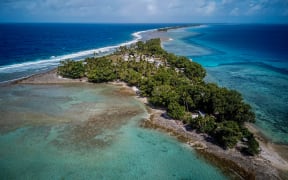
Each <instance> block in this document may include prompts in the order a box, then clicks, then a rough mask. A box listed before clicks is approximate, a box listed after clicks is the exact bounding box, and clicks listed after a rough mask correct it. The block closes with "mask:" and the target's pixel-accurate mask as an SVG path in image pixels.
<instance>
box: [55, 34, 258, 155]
mask: <svg viewBox="0 0 288 180" xmlns="http://www.w3.org/2000/svg"><path fill="white" fill-rule="evenodd" d="M125 54H127V55H129V56H132V57H133V58H134V60H130V61H126V60H124V58H123V55H125ZM143 56H146V57H153V58H155V59H158V61H160V62H161V63H160V65H159V62H158V66H156V64H155V62H156V61H155V62H152V63H151V62H148V61H147V60H145V59H143V58H142V57H143ZM137 57H138V59H139V60H138V61H136V60H135V59H136V58H137ZM139 57H140V58H139ZM58 73H59V74H60V75H62V76H64V77H68V78H81V77H87V78H88V81H90V82H94V83H102V82H109V81H115V80H121V81H124V82H126V83H128V84H129V85H131V86H137V87H138V88H139V89H140V94H141V96H145V97H147V98H148V100H149V103H150V104H151V105H153V106H156V107H161V108H165V109H166V110H167V114H168V116H170V117H171V118H174V119H177V120H181V121H183V122H184V123H186V124H188V125H189V126H191V127H192V128H194V129H196V130H197V131H199V132H202V133H207V134H209V135H210V136H211V137H212V138H213V139H214V140H215V142H216V143H217V144H219V145H220V146H222V147H223V148H233V147H234V146H235V145H236V144H237V143H238V142H240V141H242V143H243V144H244V145H245V146H243V148H242V151H243V152H245V153H247V154H250V155H255V154H258V153H259V144H258V142H257V141H256V140H255V137H254V135H253V134H252V133H251V132H249V131H248V129H247V128H246V127H245V126H244V123H245V122H255V114H254V113H253V111H252V109H251V107H250V105H248V104H247V103H245V102H244V101H243V98H242V96H241V94H240V93H238V92H237V91H235V90H229V89H227V88H223V87H219V86H218V85H216V84H214V83H206V82H205V81H204V77H205V75H206V71H205V69H204V68H203V67H202V66H201V65H199V64H197V63H195V62H192V61H191V60H189V59H188V58H187V57H183V56H176V55H174V54H171V53H168V52H166V51H165V50H163V49H162V48H161V42H160V39H151V40H148V41H146V42H142V41H139V42H137V43H136V44H135V45H132V46H130V47H120V48H119V49H118V50H117V51H116V52H115V53H114V54H112V55H108V56H104V57H98V58H94V57H92V58H86V59H85V60H84V61H72V60H65V61H62V62H61V63H60V65H59V67H58ZM193 114H197V116H196V117H195V116H194V118H193V116H192V115H193Z"/></svg>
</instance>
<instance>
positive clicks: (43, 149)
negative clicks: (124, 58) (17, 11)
mask: <svg viewBox="0 0 288 180" xmlns="http://www.w3.org/2000/svg"><path fill="white" fill-rule="evenodd" d="M166 26H171V24H169V25H167V24H126V25H125V24H0V82H7V81H11V80H15V79H18V78H22V77H25V76H29V75H31V74H35V73H39V72H45V71H48V70H50V69H52V68H55V67H56V66H57V65H58V63H59V61H60V60H64V59H67V58H72V59H74V60H78V59H81V58H83V57H87V56H91V55H102V54H105V53H109V52H111V51H113V50H115V48H116V47H118V46H119V45H125V44H130V43H132V42H135V41H136V40H138V39H139V38H141V35H140V33H137V32H139V31H146V30H150V29H155V28H159V27H166ZM119 91H121V89H119V87H113V86H109V85H95V84H65V85H64V84H63V85H24V84H14V85H7V84H6V83H2V84H0V114H1V115H0V147H1V148H0V179H5V180H6V179H7V180H8V179H9V180H10V179H117V180H118V179H159V180H161V179H165V180H169V179H227V176H226V175H224V174H223V173H222V171H220V170H219V169H218V168H216V167H214V166H212V165H211V164H209V163H208V162H206V160H204V159H202V158H201V157H199V156H198V155H197V153H196V152H195V151H194V150H192V149H191V148H189V147H188V146H187V145H185V144H183V143H181V142H179V141H177V140H176V139H175V138H173V137H170V136H168V135H166V134H164V133H161V132H157V131H155V130H150V129H144V128H141V127H140V125H139V123H140V122H141V120H143V119H144V118H147V116H148V113H147V111H146V109H145V107H144V105H143V104H142V103H140V102H138V101H136V100H135V99H134V98H133V97H130V96H125V95H122V94H121V93H120V92H119Z"/></svg>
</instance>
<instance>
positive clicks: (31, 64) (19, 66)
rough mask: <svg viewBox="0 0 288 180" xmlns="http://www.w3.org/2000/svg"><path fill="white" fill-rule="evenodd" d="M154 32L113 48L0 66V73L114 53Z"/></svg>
mask: <svg viewBox="0 0 288 180" xmlns="http://www.w3.org/2000/svg"><path fill="white" fill-rule="evenodd" d="M154 30H155V29H151V30H147V31H139V32H135V33H133V34H132V36H133V37H134V39H133V40H131V41H128V42H124V43H121V44H118V45H114V46H106V47H102V48H97V49H91V50H85V51H79V52H75V53H71V54H67V55H62V56H55V55H52V56H50V58H49V59H42V60H36V61H29V62H24V63H19V64H12V65H6V66H0V73H14V72H23V71H27V70H32V69H34V70H35V69H41V68H45V67H51V66H57V65H58V64H59V62H60V61H61V60H65V59H74V60H79V59H83V58H85V57H88V56H93V55H94V54H100V55H104V54H106V53H110V52H113V51H115V50H116V49H117V48H118V47H120V46H129V45H131V44H134V43H136V42H137V41H139V40H141V39H142V36H141V34H142V33H145V32H148V31H154Z"/></svg>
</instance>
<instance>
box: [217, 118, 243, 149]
mask: <svg viewBox="0 0 288 180" xmlns="http://www.w3.org/2000/svg"><path fill="white" fill-rule="evenodd" d="M213 133H214V137H215V139H216V141H217V142H218V143H219V144H221V145H222V146H223V147H225V148H232V147H234V146H235V145H236V144H237V142H238V141H239V140H240V138H241V135H242V134H241V131H240V128H239V125H238V124H237V123H236V122H234V121H225V122H222V123H219V124H218V127H217V128H216V129H215V131H214V132H213Z"/></svg>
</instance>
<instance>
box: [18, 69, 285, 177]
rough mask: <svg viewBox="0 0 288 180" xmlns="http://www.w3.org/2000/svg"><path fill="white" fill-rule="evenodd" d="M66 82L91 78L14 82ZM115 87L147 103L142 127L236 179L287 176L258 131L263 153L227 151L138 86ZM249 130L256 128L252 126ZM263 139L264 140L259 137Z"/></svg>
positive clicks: (46, 75) (35, 78) (39, 78)
mask: <svg viewBox="0 0 288 180" xmlns="http://www.w3.org/2000/svg"><path fill="white" fill-rule="evenodd" d="M63 83H87V79H67V78H61V77H60V76H58V75H57V73H56V69H54V70H52V71H49V72H46V73H42V74H38V75H33V76H31V77H28V78H25V79H22V80H18V81H16V82H14V83H13V84H34V85H36V84H63ZM108 84H111V85H113V86H119V87H121V89H120V91H121V93H123V94H125V95H129V96H134V97H135V98H136V99H137V100H138V101H140V102H142V103H143V104H145V105H146V107H147V111H148V113H149V116H150V117H149V118H148V119H146V120H143V121H142V123H141V124H140V126H142V127H143V128H151V129H155V130H160V131H162V132H165V133H168V134H169V135H172V136H175V137H176V138H177V139H178V140H180V141H182V142H184V143H186V144H187V145H188V146H190V147H191V148H193V149H195V150H196V151H197V152H198V154H199V155H200V156H202V157H204V159H206V160H207V161H208V162H210V163H211V164H214V165H215V166H217V167H219V168H220V169H221V170H222V171H223V172H224V173H225V174H228V175H229V177H232V178H233V179H282V178H281V177H283V179H285V178H286V177H287V172H285V170H287V169H288V164H287V162H286V161H285V160H284V159H283V158H282V157H281V156H280V155H278V152H277V149H275V148H273V147H272V146H271V144H269V143H266V142H265V141H264V142H263V140H262V141H261V139H260V138H263V137H261V136H260V135H259V134H258V133H257V131H256V130H255V129H254V130H253V132H256V134H257V135H256V137H257V139H258V141H259V142H260V147H261V149H262V151H261V153H260V155H258V156H256V157H250V156H244V155H242V154H241V153H240V152H239V151H237V150H235V149H229V150H224V149H222V148H221V147H219V146H217V145H215V144H213V143H211V142H209V141H207V139H209V137H208V136H207V135H205V134H198V133H196V132H195V131H194V130H193V131H187V129H186V128H187V127H185V125H184V124H183V123H182V122H180V121H177V120H173V119H168V118H167V117H166V116H165V115H164V116H163V114H165V111H164V110H161V109H155V108H153V107H151V106H149V104H148V101H147V98H143V97H139V96H136V93H135V89H133V88H132V87H129V86H128V85H127V84H126V83H124V82H110V83H108ZM248 127H249V129H250V128H252V127H250V126H249V125H248ZM259 139H260V140H259Z"/></svg>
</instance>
